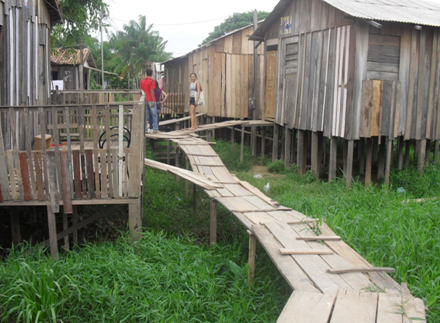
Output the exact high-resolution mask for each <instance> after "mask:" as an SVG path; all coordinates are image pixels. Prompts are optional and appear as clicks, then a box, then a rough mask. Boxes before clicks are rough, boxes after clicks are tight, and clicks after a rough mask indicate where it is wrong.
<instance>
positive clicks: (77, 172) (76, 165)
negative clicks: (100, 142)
mask: <svg viewBox="0 0 440 323" xmlns="http://www.w3.org/2000/svg"><path fill="white" fill-rule="evenodd" d="M72 154H73V176H74V181H75V185H74V187H75V188H74V190H75V194H74V197H75V199H81V198H82V187H81V183H82V181H81V164H80V157H79V150H73V151H72Z"/></svg>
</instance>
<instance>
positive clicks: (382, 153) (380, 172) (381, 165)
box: [377, 138, 386, 179]
mask: <svg viewBox="0 0 440 323" xmlns="http://www.w3.org/2000/svg"><path fill="white" fill-rule="evenodd" d="M385 160H386V140H384V138H382V139H381V142H380V145H379V161H378V165H377V179H380V178H383V177H384V176H385Z"/></svg>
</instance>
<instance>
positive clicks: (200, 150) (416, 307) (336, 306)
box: [146, 121, 426, 323]
mask: <svg viewBox="0 0 440 323" xmlns="http://www.w3.org/2000/svg"><path fill="white" fill-rule="evenodd" d="M240 122H243V121H238V122H237V121H236V122H225V123H222V124H220V125H217V124H214V125H206V126H201V127H200V129H198V131H202V130H207V129H215V128H218V127H221V126H231V125H237V124H240ZM260 123H261V122H258V121H257V122H255V124H260ZM263 123H265V121H263ZM247 124H248V125H250V124H252V123H251V122H248V123H247ZM147 137H149V138H152V139H165V140H169V141H172V142H174V143H175V144H176V145H177V146H178V147H179V148H180V149H181V150H182V151H183V152H185V154H186V156H187V158H188V160H189V162H190V164H191V167H192V169H193V172H194V173H197V174H198V176H197V177H194V178H195V179H196V180H192V179H191V178H190V177H189V176H188V171H187V170H181V174H180V175H179V173H180V171H179V170H178V169H176V168H175V167H174V168H173V173H175V174H177V175H179V176H181V177H184V178H186V179H187V180H190V181H192V182H194V183H196V184H197V185H200V182H202V183H203V184H204V185H205V186H203V185H201V186H203V187H204V188H205V192H206V194H208V196H209V197H211V200H212V202H213V203H212V204H211V205H213V204H214V205H215V203H216V202H218V203H221V204H222V205H224V206H225V207H226V208H228V209H229V210H230V211H231V212H232V213H233V214H234V215H235V216H236V217H237V218H238V219H239V220H240V221H241V222H242V223H243V224H244V226H245V227H246V228H247V229H248V230H249V232H250V233H251V239H252V238H253V239H255V238H256V239H258V240H259V241H260V243H261V244H262V246H263V247H264V249H265V250H266V252H267V253H268V255H269V256H270V258H271V259H272V261H273V262H274V264H275V265H276V266H277V268H278V270H279V271H280V273H281V274H282V275H283V277H284V278H285V279H286V281H287V282H288V283H289V285H290V286H291V287H292V289H293V291H294V292H293V294H292V296H291V298H290V299H289V301H288V303H287V304H286V306H285V308H284V310H283V312H282V313H281V316H280V317H279V319H278V322H298V323H299V322H301V323H304V322H311V323H319V322H323V323H324V322H325V323H336V322H347V323H348V322H350V323H352V322H359V323H363V322H365V323H366V322H371V323H375V322H390V323H392V322H408V321H410V318H411V319H412V320H415V319H417V321H418V322H426V321H425V320H426V318H425V308H424V305H423V301H422V300H420V299H417V298H414V297H413V296H412V295H411V294H410V293H409V291H408V289H407V287H406V285H402V286H400V285H399V284H397V283H396V282H395V281H394V280H393V279H392V278H391V277H390V276H388V275H387V274H386V272H385V271H389V270H390V269H387V268H374V267H373V266H372V265H371V264H369V263H368V262H367V261H366V260H365V259H364V258H362V257H361V256H360V255H359V254H358V253H356V252H355V251H354V250H353V249H352V248H351V247H349V246H348V245H347V244H346V243H345V242H343V241H342V240H340V238H339V237H337V236H336V235H335V233H334V232H333V231H332V230H331V229H330V228H329V227H328V226H327V225H326V224H325V222H324V223H319V222H318V221H316V220H315V219H312V218H309V217H307V216H305V215H304V214H302V213H300V212H297V211H295V210H292V209H290V208H287V207H284V206H282V205H280V204H279V203H277V202H276V201H273V200H271V199H270V198H269V197H267V196H265V195H264V194H263V193H262V192H260V191H259V190H258V189H257V188H255V187H253V186H251V185H250V184H249V183H247V182H243V181H240V180H239V179H238V178H237V177H235V176H234V175H231V174H230V173H229V171H228V170H227V169H226V167H225V166H224V164H223V163H222V161H221V159H220V158H219V157H218V155H217V154H216V153H215V151H214V150H213V149H212V148H211V146H210V145H208V144H207V142H205V141H204V140H202V139H200V138H198V136H197V135H195V134H194V132H193V131H185V130H182V131H174V132H171V133H157V134H149V135H147ZM146 165H148V166H151V167H155V168H158V169H162V170H167V171H169V170H168V169H167V168H166V167H169V166H161V165H162V164H160V163H157V164H155V163H152V162H151V161H148V160H147V161H146ZM213 219H214V221H213ZM211 221H212V223H211V225H213V227H212V228H211V234H212V235H215V229H216V227H215V225H216V222H215V210H213V209H212V207H211ZM317 233H319V235H317ZM211 241H215V239H212V238H211ZM252 245H253V246H254V247H255V244H253V243H250V246H252ZM254 247H250V248H254ZM252 253H253V254H254V255H255V249H254V250H251V251H250V254H251V255H252ZM251 258H252V257H251ZM251 258H250V264H252V263H254V261H253V260H252V259H251ZM250 267H251V271H252V272H251V273H250V278H252V277H253V272H254V269H252V266H250Z"/></svg>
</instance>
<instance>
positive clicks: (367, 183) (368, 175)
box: [365, 138, 373, 187]
mask: <svg viewBox="0 0 440 323" xmlns="http://www.w3.org/2000/svg"><path fill="white" fill-rule="evenodd" d="M365 159H366V160H365V161H366V165H365V187H368V186H370V183H371V165H372V164H373V138H368V139H367V156H366V158H365Z"/></svg>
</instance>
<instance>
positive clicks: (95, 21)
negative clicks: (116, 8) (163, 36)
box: [52, 0, 108, 47]
mask: <svg viewBox="0 0 440 323" xmlns="http://www.w3.org/2000/svg"><path fill="white" fill-rule="evenodd" d="M60 7H61V12H62V14H63V19H64V23H63V24H62V25H61V24H59V25H55V26H54V27H53V29H52V46H53V47H67V46H77V45H78V42H79V41H80V40H82V39H84V38H85V36H86V35H88V34H89V33H90V31H91V30H93V31H96V30H98V28H99V26H100V23H101V13H102V12H104V13H108V5H107V4H105V3H104V2H103V1H102V0H61V1H60ZM57 45H58V46H57ZM60 45H61V46H60Z"/></svg>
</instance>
